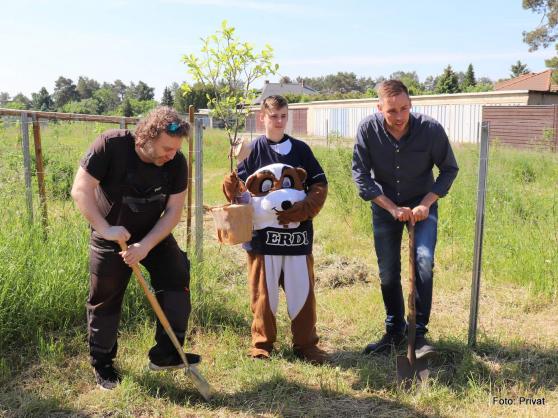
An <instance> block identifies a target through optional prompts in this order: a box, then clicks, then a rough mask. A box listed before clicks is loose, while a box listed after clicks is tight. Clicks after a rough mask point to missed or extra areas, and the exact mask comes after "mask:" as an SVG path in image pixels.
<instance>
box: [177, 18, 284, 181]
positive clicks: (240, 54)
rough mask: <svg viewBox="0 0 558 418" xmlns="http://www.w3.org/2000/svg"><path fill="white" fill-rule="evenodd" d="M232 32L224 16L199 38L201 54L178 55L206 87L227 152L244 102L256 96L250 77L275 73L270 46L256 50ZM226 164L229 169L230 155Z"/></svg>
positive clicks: (244, 109) (242, 116) (235, 138)
mask: <svg viewBox="0 0 558 418" xmlns="http://www.w3.org/2000/svg"><path fill="white" fill-rule="evenodd" d="M234 32H235V29H234V27H232V26H228V24H227V21H226V20H224V21H223V22H222V23H221V29H220V30H218V31H217V32H216V33H215V34H213V35H210V36H208V37H207V38H205V39H202V42H203V45H202V48H201V57H196V56H195V55H194V54H189V55H184V56H183V57H182V60H183V61H184V63H185V64H186V65H187V66H188V70H187V71H188V73H189V74H190V75H191V76H192V77H193V79H194V81H195V82H197V83H200V84H202V85H203V86H205V87H208V88H209V89H210V91H211V95H208V97H207V98H208V105H209V108H210V109H211V114H212V115H213V116H214V117H217V118H219V119H221V120H223V122H224V124H225V131H226V133H227V136H228V138H229V145H230V152H231V153H232V148H233V146H234V145H235V144H236V143H237V142H238V133H239V130H240V129H241V128H242V127H243V126H244V125H245V123H246V117H247V116H248V114H249V113H250V109H249V107H248V106H249V105H250V104H251V103H252V102H253V101H254V99H255V98H256V90H255V89H254V88H253V87H252V85H253V83H254V81H256V80H258V79H260V78H262V77H266V76H268V75H270V74H275V73H276V72H277V69H278V68H279V66H278V65H277V64H273V63H272V59H273V49H272V48H271V46H269V45H266V46H265V47H264V49H262V51H261V52H256V51H254V47H253V46H252V45H251V44H249V43H248V42H241V41H239V40H238V39H237V38H236V37H235V33H234ZM183 89H184V91H186V92H188V91H189V90H190V89H191V87H190V86H189V85H188V84H183ZM230 168H231V171H232V170H233V159H232V158H231V159H230Z"/></svg>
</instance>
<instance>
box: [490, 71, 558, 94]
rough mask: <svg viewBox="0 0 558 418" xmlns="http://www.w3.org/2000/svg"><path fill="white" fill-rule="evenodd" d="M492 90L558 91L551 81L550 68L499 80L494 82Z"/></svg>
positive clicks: (557, 87) (557, 86)
mask: <svg viewBox="0 0 558 418" xmlns="http://www.w3.org/2000/svg"><path fill="white" fill-rule="evenodd" d="M494 90H532V91H558V85H557V84H554V83H553V82H552V70H545V71H541V72H540V73H527V74H522V75H520V76H519V77H515V78H512V79H511V80H505V81H500V82H498V83H496V85H495V86H494Z"/></svg>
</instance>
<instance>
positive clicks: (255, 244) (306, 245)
mask: <svg viewBox="0 0 558 418" xmlns="http://www.w3.org/2000/svg"><path fill="white" fill-rule="evenodd" d="M274 163H282V164H288V165H290V166H292V167H302V168H304V170H306V174H307V176H306V181H305V182H304V184H305V188H308V187H309V186H311V185H312V184H315V183H325V184H327V179H326V175H325V173H324V170H323V169H322V167H321V166H320V163H319V162H318V160H316V157H315V156H314V154H313V153H312V150H311V149H310V147H309V146H308V144H306V143H305V142H302V141H300V140H298V139H294V138H292V137H290V136H288V135H285V136H284V137H283V139H282V140H281V141H279V142H277V143H275V142H272V141H270V140H268V139H267V138H266V136H265V135H262V136H260V137H258V138H256V139H255V140H254V144H253V147H252V151H251V152H250V155H249V156H248V157H246V159H245V160H244V161H242V162H240V163H239V164H238V176H239V177H240V179H241V180H242V181H246V179H247V178H248V177H249V176H250V175H251V174H253V173H254V172H255V171H256V170H258V169H260V168H262V167H265V166H266V165H269V164H274ZM313 238H314V229H313V226H312V221H311V220H310V219H309V220H307V221H304V222H301V223H300V226H299V227H298V228H294V229H278V228H273V227H270V228H264V229H260V230H256V231H254V233H253V236H252V241H251V243H250V245H251V247H252V251H254V252H255V253H258V254H269V255H307V254H312V242H313Z"/></svg>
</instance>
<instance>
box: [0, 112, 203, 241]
mask: <svg viewBox="0 0 558 418" xmlns="http://www.w3.org/2000/svg"><path fill="white" fill-rule="evenodd" d="M189 116H190V119H194V118H195V115H194V113H193V109H192V111H191V115H189ZM137 120H138V119H137V118H121V117H107V116H101V115H98V116H95V115H71V114H62V113H54V112H22V111H13V110H6V109H0V155H1V156H2V158H0V199H1V201H2V207H3V212H4V213H5V214H6V215H7V216H13V215H15V216H23V214H24V213H25V216H26V218H27V222H28V223H29V224H35V223H37V222H39V221H40V223H41V224H42V231H43V234H44V235H45V237H46V235H47V234H48V230H49V223H52V222H55V223H60V222H66V221H67V220H68V219H69V218H71V217H72V216H75V212H76V210H75V207H74V205H73V202H72V199H71V195H70V193H71V188H72V183H73V179H74V176H75V173H76V171H77V168H78V166H79V161H80V159H81V158H82V157H83V156H84V154H85V153H86V151H87V149H88V148H89V146H90V145H91V143H92V142H93V140H94V139H95V137H97V136H98V135H99V134H101V133H102V132H104V131H105V130H107V129H111V128H119V127H120V128H124V127H126V128H128V127H130V128H131V129H132V128H133V126H134V125H135V123H137ZM200 126H201V125H200ZM199 130H200V133H199V134H200V135H202V137H203V133H202V130H201V128H200V129H199ZM192 131H193V129H192ZM189 139H190V140H189V141H187V144H185V145H186V146H187V147H188V150H187V152H185V154H187V158H188V160H189V161H188V163H189V164H188V165H189V167H190V169H189V179H188V189H189V190H188V198H187V202H186V217H185V219H183V220H184V222H185V225H183V226H184V228H183V231H184V233H183V235H184V240H185V241H186V244H187V245H189V244H190V241H191V218H192V208H194V209H195V208H196V207H197V206H198V205H194V204H193V200H192V192H191V189H192V188H193V185H192V183H193V176H192V169H191V168H192V162H193V159H194V155H195V154H197V155H198V156H199V158H201V156H202V150H201V145H202V139H200V140H199V141H198V146H199V148H198V149H196V150H195V151H194V149H193V143H192V140H191V139H192V138H191V137H190V138H189ZM197 174H199V179H197V178H196V184H197V185H198V187H201V186H200V185H201V182H202V172H201V170H200V171H199V173H197ZM199 206H200V210H199V212H200V213H202V209H201V208H202V204H201V202H200V205H199ZM200 216H201V215H200ZM196 234H198V232H197V231H196ZM198 235H199V234H198ZM197 239H198V240H201V239H203V238H202V236H200V237H199V238H197ZM197 247H198V246H197Z"/></svg>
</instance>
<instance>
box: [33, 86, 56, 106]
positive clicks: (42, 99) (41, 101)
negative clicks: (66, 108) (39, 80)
mask: <svg viewBox="0 0 558 418" xmlns="http://www.w3.org/2000/svg"><path fill="white" fill-rule="evenodd" d="M31 107H32V108H33V109H35V110H40V111H41V112H48V111H51V110H53V109H54V101H53V100H52V97H51V96H50V94H49V92H48V90H47V89H46V88H44V87H43V88H41V90H39V92H38V93H33V94H31Z"/></svg>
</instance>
